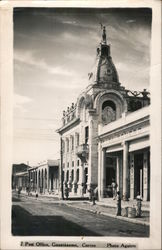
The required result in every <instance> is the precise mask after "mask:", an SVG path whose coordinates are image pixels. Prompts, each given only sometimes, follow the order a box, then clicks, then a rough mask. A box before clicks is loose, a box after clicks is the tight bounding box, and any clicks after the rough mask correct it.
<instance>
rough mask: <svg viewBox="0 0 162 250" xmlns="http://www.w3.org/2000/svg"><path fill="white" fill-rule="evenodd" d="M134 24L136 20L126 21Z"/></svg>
mask: <svg viewBox="0 0 162 250" xmlns="http://www.w3.org/2000/svg"><path fill="white" fill-rule="evenodd" d="M135 22H136V20H134V19H129V20H127V21H126V23H135Z"/></svg>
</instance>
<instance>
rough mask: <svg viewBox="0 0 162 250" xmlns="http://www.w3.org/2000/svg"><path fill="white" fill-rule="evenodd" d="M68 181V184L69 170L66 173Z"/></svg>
mask: <svg viewBox="0 0 162 250" xmlns="http://www.w3.org/2000/svg"><path fill="white" fill-rule="evenodd" d="M66 181H67V182H68V181H69V170H67V173H66Z"/></svg>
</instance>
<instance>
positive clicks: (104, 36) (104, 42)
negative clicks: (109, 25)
mask: <svg viewBox="0 0 162 250" xmlns="http://www.w3.org/2000/svg"><path fill="white" fill-rule="evenodd" d="M102 43H103V44H106V28H105V26H102Z"/></svg>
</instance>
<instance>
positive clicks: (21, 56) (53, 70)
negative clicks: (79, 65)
mask: <svg viewBox="0 0 162 250" xmlns="http://www.w3.org/2000/svg"><path fill="white" fill-rule="evenodd" d="M14 59H15V63H16V62H19V63H23V64H28V65H30V66H34V67H36V68H39V69H40V70H44V71H46V72H48V73H49V74H52V75H65V76H74V75H75V72H74V71H72V70H67V69H66V68H64V67H61V66H56V67H52V66H51V65H48V64H47V63H46V62H45V60H44V59H39V60H38V59H36V58H34V56H33V53H32V52H31V51H23V53H22V52H21V51H18V50H17V51H15V53H14Z"/></svg>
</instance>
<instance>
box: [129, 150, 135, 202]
mask: <svg viewBox="0 0 162 250" xmlns="http://www.w3.org/2000/svg"><path fill="white" fill-rule="evenodd" d="M134 171H135V169H134V153H133V152H131V153H130V199H131V200H133V199H134V188H135V187H134V185H135V181H134Z"/></svg>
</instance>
